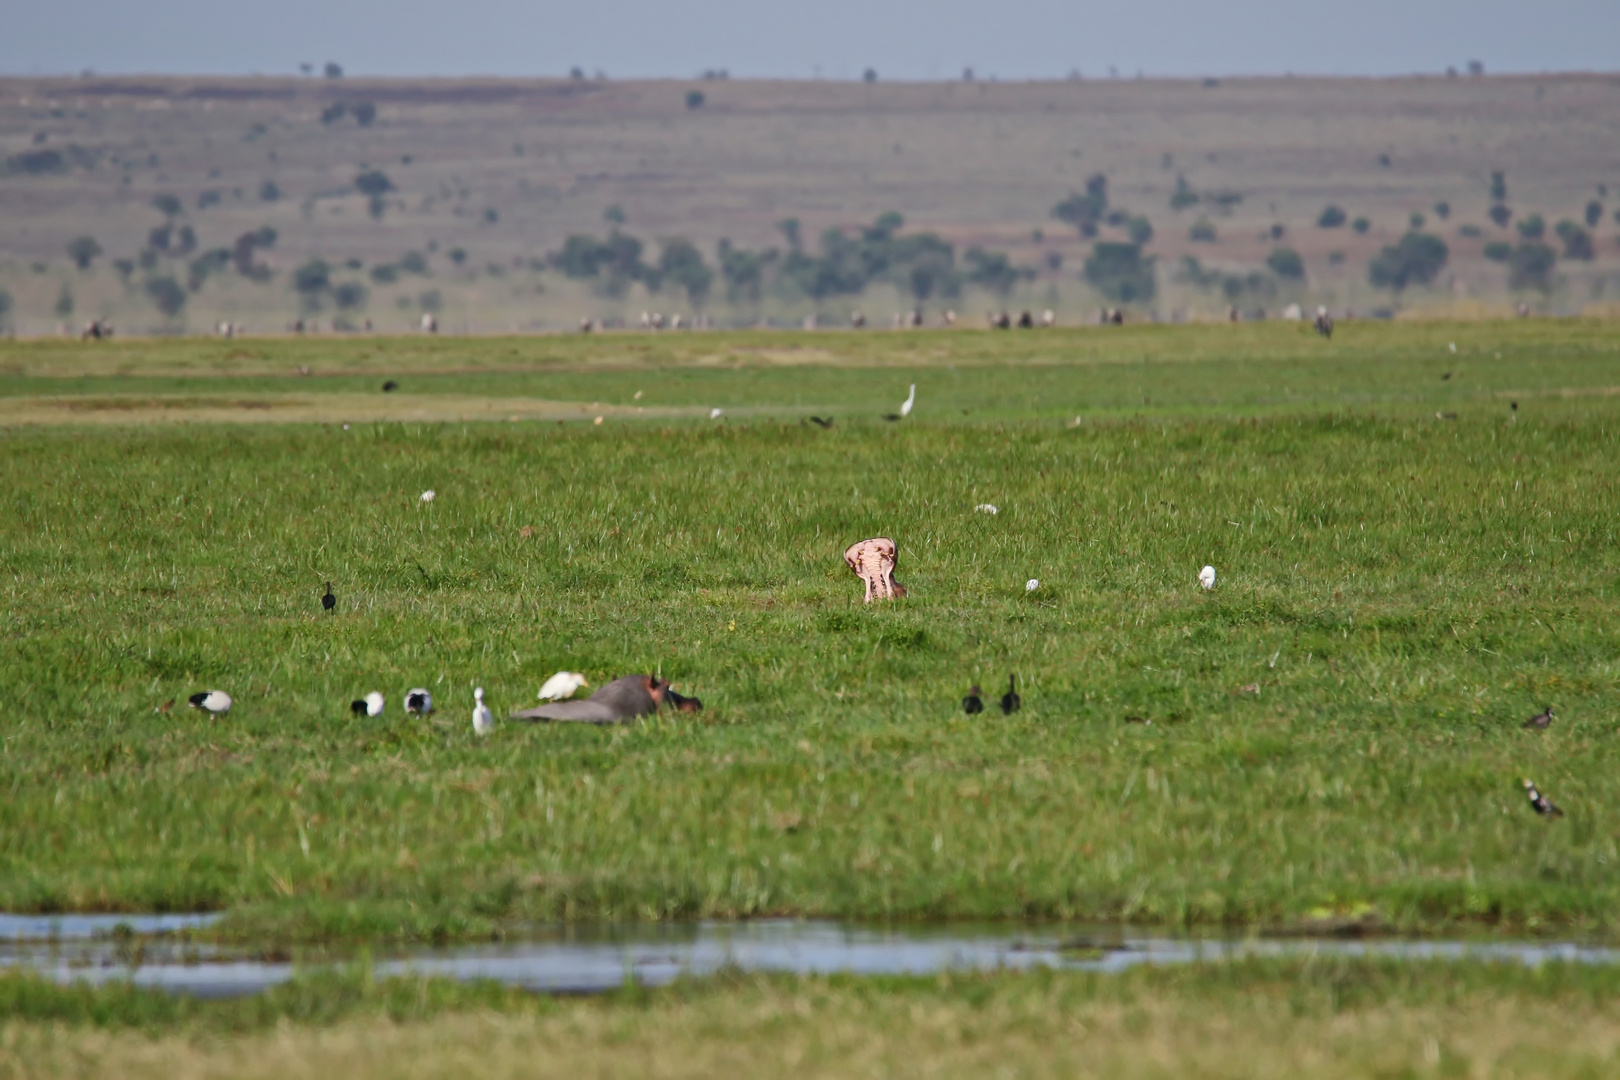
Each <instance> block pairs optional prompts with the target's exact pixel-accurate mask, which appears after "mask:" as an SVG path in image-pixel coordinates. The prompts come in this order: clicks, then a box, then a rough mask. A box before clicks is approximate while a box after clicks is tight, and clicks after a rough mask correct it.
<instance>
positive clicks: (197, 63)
mask: <svg viewBox="0 0 1620 1080" xmlns="http://www.w3.org/2000/svg"><path fill="white" fill-rule="evenodd" d="M7 7H8V8H9V9H10V10H9V11H8V12H7V14H6V16H5V19H4V24H5V25H4V32H3V34H0V73H4V74H12V75H31V74H66V73H77V72H79V71H81V70H84V69H90V70H93V71H96V72H98V73H103V74H111V73H125V72H173V73H184V74H251V73H259V74H295V73H296V72H297V70H298V64H299V62H300V61H308V62H313V63H315V64H317V65H319V64H321V63H323V62H325V61H327V60H335V61H337V62H338V63H340V64H342V65H343V67H344V68H345V69H346V70H347V71H348V72H349V73H350V74H353V75H485V74H487V75H559V74H563V73H566V72H567V70H568V69H569V68H570V67H572V66H575V65H578V66H581V67H583V68H585V69H586V70H587V71H591V72H595V71H596V70H597V69H601V70H603V71H605V72H607V73H608V74H609V75H610V76H618V77H642V76H677V77H688V76H691V75H695V74H696V73H698V72H700V71H702V70H703V69H705V68H726V69H728V70H729V71H730V72H731V73H732V74H733V75H734V76H741V77H749V76H785V77H793V78H805V77H812V76H815V75H820V76H822V77H825V78H851V77H857V76H858V75H859V74H860V72H861V71H862V70H863V69H864V68H866V67H868V66H871V67H874V68H876V69H877V71H878V73H879V75H880V76H882V77H884V78H895V79H927V78H947V77H956V76H959V75H960V74H961V71H962V68H963V67H964V66H966V65H972V66H973V67H974V68H975V69H976V70H977V72H978V73H979V75H981V76H984V77H988V76H992V75H993V76H996V77H999V78H1003V79H1024V78H1055V77H1061V76H1063V75H1065V74H1067V73H1068V72H1069V71H1070V70H1071V69H1079V70H1080V72H1081V73H1082V74H1084V75H1086V76H1098V77H1100V76H1104V75H1107V74H1108V71H1109V68H1110V67H1114V68H1117V69H1118V71H1119V73H1120V74H1121V75H1122V76H1129V75H1135V74H1136V73H1137V71H1139V70H1140V71H1143V72H1145V73H1147V74H1148V75H1177V76H1189V75H1240V74H1283V73H1285V72H1296V73H1301V74H1305V73H1311V74H1315V73H1322V74H1364V75H1384V74H1404V73H1410V72H1429V73H1434V72H1439V71H1443V70H1444V69H1445V68H1446V67H1447V66H1448V65H1454V66H1456V67H1458V68H1462V67H1464V66H1465V65H1466V64H1467V62H1468V61H1469V60H1474V59H1477V60H1481V61H1483V62H1484V64H1485V66H1486V69H1487V71H1491V72H1508V71H1514V72H1536V71H1568V70H1588V71H1592V70H1615V69H1616V68H1617V67H1620V61H1617V57H1620V51H1617V49H1620V0H1357V2H1353V3H1352V2H1345V0H1293V2H1285V0H1224V2H1221V3H1208V2H1203V3H1200V2H1197V0H1116V2H1113V3H1076V2H1074V0H996V2H993V3H986V2H982V0H977V2H976V0H927V2H924V0H818V2H815V3H807V2H803V0H776V2H771V0H753V2H749V0H582V2H578V3H560V2H556V0H546V2H540V3H534V2H525V0H448V2H447V0H385V2H379V0H15V3H14V4H8V5H7Z"/></svg>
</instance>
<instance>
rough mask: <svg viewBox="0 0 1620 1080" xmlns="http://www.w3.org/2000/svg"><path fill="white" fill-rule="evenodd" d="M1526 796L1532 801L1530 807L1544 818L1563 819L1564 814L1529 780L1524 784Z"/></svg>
mask: <svg viewBox="0 0 1620 1080" xmlns="http://www.w3.org/2000/svg"><path fill="white" fill-rule="evenodd" d="M1524 794H1525V796H1526V797H1527V798H1529V800H1530V806H1531V807H1532V808H1533V809H1534V810H1535V812H1536V813H1538V814H1540V815H1541V816H1542V817H1563V816H1564V812H1563V811H1562V810H1560V809H1558V805H1557V804H1556V803H1554V802H1553V801H1552V800H1551V799H1549V798H1547V796H1545V795H1543V794H1542V793H1541V792H1539V791H1537V790H1536V785H1535V784H1532V783H1531V782H1530V781H1529V780H1526V781H1525V782H1524Z"/></svg>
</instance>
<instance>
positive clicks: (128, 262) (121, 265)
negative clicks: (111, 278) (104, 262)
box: [113, 259, 135, 285]
mask: <svg viewBox="0 0 1620 1080" xmlns="http://www.w3.org/2000/svg"><path fill="white" fill-rule="evenodd" d="M113 269H114V270H116V271H118V276H119V278H120V279H121V280H122V281H123V282H124V284H125V285H128V284H129V276H130V275H131V274H133V273H134V272H135V260H134V259H114V260H113Z"/></svg>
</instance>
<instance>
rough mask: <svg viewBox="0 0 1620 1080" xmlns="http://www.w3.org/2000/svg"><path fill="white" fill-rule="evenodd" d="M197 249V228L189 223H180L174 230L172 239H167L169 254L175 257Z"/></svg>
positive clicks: (188, 253)
mask: <svg viewBox="0 0 1620 1080" xmlns="http://www.w3.org/2000/svg"><path fill="white" fill-rule="evenodd" d="M196 250H197V230H196V229H193V228H192V227H191V226H190V225H182V226H180V227H179V228H178V229H176V230H175V231H174V239H173V240H171V241H169V254H170V255H174V256H176V257H179V256H184V255H190V254H191V253H192V252H193V251H196Z"/></svg>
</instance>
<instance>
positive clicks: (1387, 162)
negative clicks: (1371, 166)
mask: <svg viewBox="0 0 1620 1080" xmlns="http://www.w3.org/2000/svg"><path fill="white" fill-rule="evenodd" d="M1378 164H1379V165H1381V166H1383V167H1384V168H1386V169H1387V168H1389V167H1390V166H1391V165H1393V164H1395V162H1394V159H1392V158H1391V157H1390V156H1389V155H1388V154H1379V155H1378Z"/></svg>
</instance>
